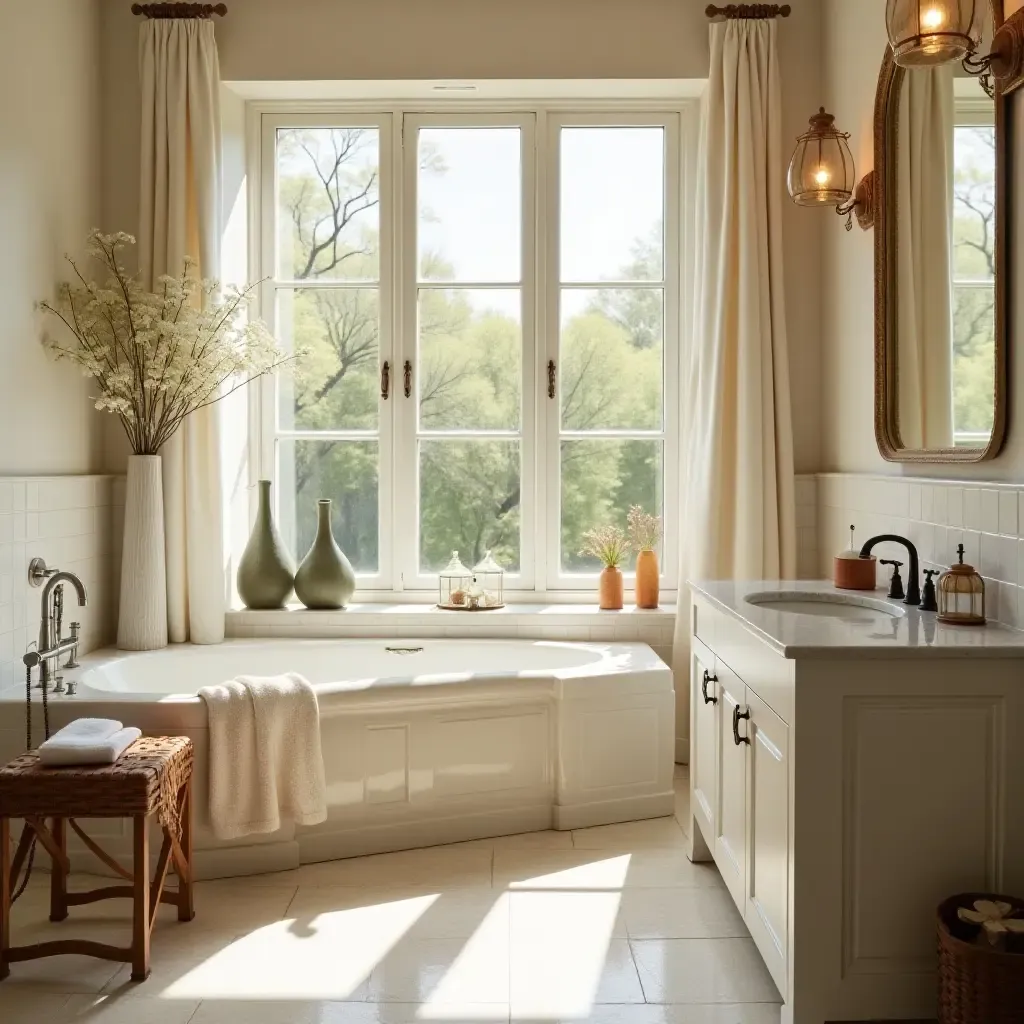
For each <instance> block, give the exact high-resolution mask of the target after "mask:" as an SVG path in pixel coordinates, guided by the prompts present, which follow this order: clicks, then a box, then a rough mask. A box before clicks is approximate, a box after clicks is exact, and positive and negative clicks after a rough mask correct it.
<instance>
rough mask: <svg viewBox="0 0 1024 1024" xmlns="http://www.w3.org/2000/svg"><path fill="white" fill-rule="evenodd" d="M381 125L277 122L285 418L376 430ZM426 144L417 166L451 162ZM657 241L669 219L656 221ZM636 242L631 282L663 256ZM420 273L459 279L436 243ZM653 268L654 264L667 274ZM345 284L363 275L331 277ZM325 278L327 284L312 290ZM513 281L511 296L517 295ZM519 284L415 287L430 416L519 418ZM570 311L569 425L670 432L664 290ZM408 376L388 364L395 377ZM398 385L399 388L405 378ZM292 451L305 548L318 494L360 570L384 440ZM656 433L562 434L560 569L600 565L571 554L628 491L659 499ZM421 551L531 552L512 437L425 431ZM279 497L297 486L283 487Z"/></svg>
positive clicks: (425, 557)
mask: <svg viewBox="0 0 1024 1024" xmlns="http://www.w3.org/2000/svg"><path fill="white" fill-rule="evenodd" d="M377 154H378V139H377V131H376V129H358V128H350V129H341V128H335V129H328V128H316V129H301V130H291V129H290V130H283V131H281V132H279V134H278V168H279V171H278V175H279V198H278V220H279V224H280V228H279V243H278V245H279V251H278V276H279V278H281V279H289V278H290V279H291V280H293V281H294V282H296V285H297V287H296V289H295V290H294V291H291V292H287V291H282V292H281V293H280V300H279V321H280V322H279V327H282V323H281V322H283V333H285V334H286V335H287V334H290V338H291V341H292V343H293V344H294V345H295V347H296V348H299V349H301V350H302V352H303V355H302V357H301V359H300V360H299V361H298V362H297V363H296V365H295V366H294V368H293V369H292V370H291V372H289V373H288V374H286V375H283V376H282V378H281V380H280V386H279V396H280V398H279V422H280V425H281V427H282V428H283V429H296V430H312V431H315V430H331V429H333V430H371V431H373V430H376V429H377V426H378V415H379V413H378V396H379V380H378V372H379V371H378V368H379V362H380V356H379V340H378V323H379V302H378V292H377V288H376V281H377V279H378V275H379V251H380V244H379V214H378V211H379V201H380V200H379V193H378V184H379V170H378V155H377ZM444 172H445V165H444V154H443V153H441V152H431V153H430V154H429V159H428V160H427V161H426V163H425V164H424V165H423V166H421V168H420V173H421V174H443V173H444ZM655 237H656V238H657V239H658V240H659V243H657V244H660V237H661V236H660V226H659V228H658V231H657V233H656V234H655V235H652V236H651V238H652V239H653V238H655ZM657 244H656V243H655V242H654V241H652V240H651V239H646V240H645V239H642V238H641V239H638V241H637V243H636V247H635V251H634V254H633V260H634V263H635V265H631V266H627V267H623V268H622V270H623V274H622V276H623V279H633V280H645V279H648V278H649V277H650V276H651V275H648V274H646V273H645V272H644V271H643V267H642V264H643V261H644V260H654V259H655V258H657V259H658V260H660V249H658V248H657ZM421 259H422V261H424V262H425V261H430V262H431V263H432V266H431V267H430V268H427V267H423V268H421V269H422V270H423V273H422V277H423V278H424V279H429V280H435V281H444V280H446V279H450V277H451V275H450V274H449V273H448V272H447V268H446V266H445V265H444V257H443V254H438V253H427V254H424V255H423V256H422V258H421ZM656 276H660V270H659V273H658V275H656ZM335 281H345V282H349V283H352V284H354V285H357V284H358V283H360V282H365V283H366V287H346V288H324V287H323V282H335ZM318 285H320V287H318ZM509 295H511V296H512V300H511V301H510V299H509ZM518 301H519V294H518V292H511V293H510V292H503V293H501V292H495V293H480V292H475V291H473V290H471V289H460V288H458V287H444V288H430V289H424V290H422V291H421V294H420V301H419V339H420V350H419V360H418V363H419V365H418V366H417V381H418V393H419V413H420V417H421V426H422V428H423V429H425V430H434V429H437V430H444V429H451V428H458V429H480V430H516V429H519V427H520V426H521V419H522V408H521V406H522V400H521V391H522V325H521V323H520V317H519V312H518ZM563 304H564V305H566V310H565V311H563V312H564V315H563V323H562V346H563V348H562V357H561V363H562V365H561V366H560V368H559V374H560V381H559V389H560V394H561V401H562V416H563V423H564V426H565V428H566V429H570V430H586V429H594V428H597V429H638V430H660V429H661V417H662V399H661V393H662V362H663V359H662V351H663V309H662V307H663V296H662V292H661V290H660V289H658V288H634V289H622V288H612V287H609V288H608V289H601V290H596V291H591V292H588V293H586V294H585V295H581V294H575V295H572V296H571V301H570V302H568V303H566V302H563ZM395 384H399V385H400V372H399V373H395V372H394V371H393V386H394V385H395ZM395 390H397V387H396V388H395ZM281 444H282V446H283V447H287V452H284V453H283V454H284V455H285V457H286V458H287V459H289V460H291V463H292V465H293V469H294V482H295V489H296V497H295V501H296V533H297V536H296V549H297V554H298V555H299V556H301V555H302V554H304V553H305V551H306V549H307V548H308V546H309V544H310V543H311V542H312V539H313V536H314V534H315V529H316V521H315V504H316V500H317V499H318V498H320V497H328V498H332V499H334V502H335V522H334V527H335V531H336V536H337V538H338V542H339V543H340V544H341V546H342V548H343V549H344V550H345V551H346V553H347V554H348V555H349V557H350V558H351V559H352V561H353V564H354V565H355V566H356V568H357V569H358V570H360V571H364V572H367V571H371V572H372V571H375V570H376V568H377V564H378V550H377V543H378V542H377V536H378V501H377V486H378V484H377V480H378V458H379V451H378V444H377V441H376V440H359V441H320V440H303V441H298V442H281ZM661 447H662V446H661V442H660V441H654V440H651V441H647V440H643V441H640V440H585V441H584V440H581V441H566V442H564V443H563V446H562V452H561V466H562V509H563V511H562V523H561V538H562V548H563V568H565V569H566V570H569V571H573V570H575V571H578V570H581V569H588V570H589V569H590V568H592V566H591V565H590V564H589V563H588V562H586V561H585V560H583V559H581V558H580V557H579V556H578V555H577V554H576V552H578V550H579V547H580V543H581V537H582V534H583V532H584V531H585V530H587V529H589V528H590V527H592V526H594V525H596V524H598V523H601V522H609V521H615V522H619V523H620V524H623V525H624V523H625V515H626V511H627V509H628V507H629V505H630V504H635V503H640V504H643V505H644V506H645V507H646V508H648V509H649V510H650V511H652V512H660V509H661V478H662V450H661ZM419 457H420V464H419V473H420V501H421V511H420V529H421V535H422V537H421V545H420V547H421V551H420V563H421V569H422V570H424V571H436V570H437V569H439V568H441V567H442V566H443V565H444V564H446V563H447V561H448V557H449V555H450V553H451V551H452V550H453V549H457V550H458V551H459V552H460V555H461V557H462V558H463V561H465V562H467V563H468V564H472V563H473V562H475V561H476V560H478V559H480V558H482V557H483V556H484V553H485V552H486V550H488V549H492V550H493V552H494V555H495V557H496V558H497V559H498V561H499V562H501V563H502V564H503V565H505V566H506V567H507V568H509V569H510V570H513V571H514V570H516V569H518V568H519V566H520V547H521V543H520V529H521V520H520V501H521V486H522V475H523V472H524V467H523V466H522V452H521V451H520V444H519V441H518V440H484V439H472V438H463V437H459V438H457V439H456V438H445V437H438V438H437V439H432V440H429V441H423V442H422V444H421V451H420V453H419ZM281 500H282V502H285V501H288V500H289V496H288V495H285V494H282V495H281Z"/></svg>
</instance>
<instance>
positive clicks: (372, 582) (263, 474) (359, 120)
mask: <svg viewBox="0 0 1024 1024" xmlns="http://www.w3.org/2000/svg"><path fill="white" fill-rule="evenodd" d="M338 125H339V118H338V116H337V115H334V114H326V113H317V114H301V115H297V116H290V115H281V114H269V113H268V114H265V115H264V116H263V118H262V124H261V133H260V150H261V161H260V162H261V167H260V185H261V190H260V207H259V222H260V232H259V253H260V262H259V273H258V278H257V277H255V276H254V279H258V280H260V281H261V282H262V283H261V284H260V292H259V300H260V315H261V316H262V317H263V318H264V319H265V320H266V322H267V323H268V324H270V326H271V330H273V331H275V333H276V331H277V327H278V325H277V323H276V316H277V301H276V295H277V292H278V291H282V290H288V289H294V290H298V289H300V288H304V289H307V290H311V289H321V290H331V289H346V288H366V287H368V286H369V287H376V288H377V289H378V294H379V304H380V325H379V334H378V346H379V353H378V362H379V365H380V366H383V364H384V361H385V360H388V361H390V362H391V363H392V365H393V364H394V354H393V349H394V304H395V298H394V293H395V273H394V253H393V252H392V243H393V239H394V237H395V236H394V223H393V217H394V206H393V204H392V203H391V202H390V201H386V198H385V197H389V196H391V195H392V193H393V191H394V188H395V183H394V180H393V170H394V161H393V157H392V154H393V145H394V122H393V118H392V116H391V115H390V114H389V113H382V114H375V115H367V114H354V113H348V114H345V117H344V121H343V127H346V128H376V129H377V130H378V133H379V134H378V139H379V160H380V170H379V179H378V192H379V195H380V203H379V205H378V210H379V214H380V265H379V268H378V279H377V282H376V285H375V286H374V285H368V283H367V282H365V281H353V282H349V281H345V280H344V279H341V280H323V279H318V280H316V281H311V282H309V281H307V282H301V281H299V282H296V281H291V280H288V279H282V278H279V277H278V276H277V234H276V230H277V175H276V166H277V160H276V155H277V133H278V131H279V130H280V129H282V128H329V127H335V126H338ZM257 402H258V409H257V413H256V419H257V422H258V424H259V435H258V445H257V450H258V457H257V458H256V459H254V460H253V462H254V464H255V465H256V466H258V467H259V475H260V478H261V479H264V480H273V481H275V482H276V481H277V468H278V467H277V442H278V441H279V440H282V439H285V440H316V441H367V440H376V442H377V444H378V453H379V463H378V466H379V471H378V477H377V481H378V482H377V486H378V510H379V512H378V540H377V549H378V559H377V572H375V573H360V574H359V580H360V586H361V587H365V588H367V589H370V590H386V589H388V588H389V586H390V581H391V579H392V576H393V572H394V569H393V552H394V549H393V546H392V544H391V542H390V541H391V538H390V537H389V536H388V534H387V531H386V526H387V520H389V519H391V518H393V511H390V510H393V504H394V503H393V495H392V474H391V473H390V472H386V468H387V467H388V466H390V465H392V463H393V460H394V420H393V417H392V416H391V415H390V410H389V409H387V408H380V407H378V408H379V416H378V420H377V430H376V431H367V430H345V429H341V430H318V431H309V430H290V431H284V430H279V429H278V409H277V379H276V375H268V376H266V377H264V378H263V379H262V381H261V382H260V387H259V395H258V398H257ZM255 440H256V439H254V441H255ZM275 492H276V498H277V510H278V514H279V516H281V509H282V505H281V503H280V488H275ZM286 526H287V527H290V528H293V524H290V523H288V524H286ZM300 557H301V555H300Z"/></svg>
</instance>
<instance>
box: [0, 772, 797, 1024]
mask: <svg viewBox="0 0 1024 1024" xmlns="http://www.w3.org/2000/svg"><path fill="white" fill-rule="evenodd" d="M684 771H685V770H684V769H678V770H677V778H676V792H677V799H676V816H675V817H674V818H661V819H658V820H656V821H644V822H636V823H627V824H623V825H608V826H604V827H601V828H593V829H585V830H581V831H576V832H571V833H569V832H538V833H533V834H530V835H523V836H508V837H505V838H501V839H488V840H480V841H478V842H473V843H460V844H458V845H454V846H446V847H435V848H433V849H428V850H412V851H408V852H405V853H393V854H383V855H380V856H375V857H361V858H358V859H354V860H347V861H337V862H333V863H325V864H309V865H305V866H303V867H301V868H298V869H296V870H294V871H287V872H282V873H279V874H273V875H261V876H258V877H254V878H244V879H225V880H222V881H212V882H200V883H199V884H198V886H197V890H198V891H197V900H196V903H197V911H198V916H197V917H196V920H195V921H193V922H191V923H190V924H179V923H178V922H177V921H176V920H175V919H174V910H173V908H170V907H164V908H163V909H162V911H161V915H162V916H161V918H160V920H159V921H158V922H157V925H156V928H155V929H154V936H153V973H152V975H151V977H150V979H149V980H148V981H147V982H146V983H145V984H142V985H133V984H132V983H131V982H130V981H129V980H128V974H129V968H128V967H127V966H121V965H118V964H112V963H105V962H103V961H98V960H92V959H89V958H86V957H55V958H50V959H48V960H39V961H34V962H32V963H26V964H14V965H12V970H11V977H10V978H9V979H8V980H7V981H5V982H3V983H2V984H0V1020H2V1021H3V1024H21V1022H32V1024H36V1022H39V1021H44V1020H45V1021H46V1022H47V1024H64V1022H75V1021H83V1022H84V1021H89V1022H95V1024H236V1022H237V1024H412V1022H415V1021H433V1022H437V1021H459V1022H466V1024H496V1022H501V1021H506V1022H509V1021H523V1022H528V1021H551V1022H556V1021H565V1022H570V1021H573V1022H575V1021H594V1022H598V1024H778V1021H779V1005H778V1000H779V996H778V992H777V990H776V989H775V987H774V986H773V984H772V981H771V979H770V978H769V976H768V973H767V971H766V970H765V968H764V966H763V965H762V963H761V961H760V958H759V957H758V954H757V952H756V950H755V949H754V946H753V944H752V942H751V941H750V938H749V937H748V936H747V933H746V929H745V928H744V925H743V922H742V920H741V919H740V916H739V914H738V913H737V912H736V910H735V908H734V907H733V904H732V902H731V900H730V898H729V896H728V894H727V892H726V891H725V889H724V888H723V886H722V883H721V879H720V878H719V876H718V873H717V872H716V870H715V868H714V867H712V866H707V865H694V864H691V863H690V862H689V861H688V860H687V859H686V855H685V853H684V843H685V836H684V834H683V828H685V827H689V817H688V807H687V780H686V776H685V773H684ZM89 884H90V882H89V881H82V880H80V881H79V882H78V887H81V888H85V887H88V885H89ZM129 913H130V911H129V908H128V903H127V901H122V900H111V901H108V902H107V903H105V904H102V903H101V904H93V905H91V906H83V907H77V908H72V911H71V917H70V918H69V920H68V921H66V922H64V923H63V924H61V925H50V924H49V923H48V922H47V920H46V915H47V888H46V878H45V876H42V877H38V878H37V879H34V881H33V885H32V886H31V887H30V889H29V890H28V891H27V892H26V894H25V896H24V897H23V898H22V900H20V901H19V902H18V904H17V905H16V906H15V909H14V926H15V929H16V931H15V936H14V940H15V942H17V943H22V942H29V941H33V940H36V941H38V939H37V938H36V937H37V936H38V937H40V938H41V936H42V934H43V932H44V931H47V930H51V929H59V930H60V931H61V932H63V933H64V934H65V935H66V936H73V935H76V934H79V935H85V934H88V935H89V936H90V937H93V938H97V939H99V940H101V941H107V942H113V943H116V944H118V945H123V944H124V943H125V942H126V936H127V934H128V933H127V931H126V929H127V927H128V923H129V920H130V918H129ZM164 915H165V916H164ZM51 935H52V931H51Z"/></svg>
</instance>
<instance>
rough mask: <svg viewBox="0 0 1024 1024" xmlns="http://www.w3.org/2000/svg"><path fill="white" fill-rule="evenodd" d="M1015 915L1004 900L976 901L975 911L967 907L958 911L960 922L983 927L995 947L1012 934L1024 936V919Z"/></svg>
mask: <svg viewBox="0 0 1024 1024" xmlns="http://www.w3.org/2000/svg"><path fill="white" fill-rule="evenodd" d="M1014 913H1016V911H1014V909H1013V907H1012V906H1010V904H1009V903H1004V902H1003V901H1002V900H975V901H974V909H973V910H969V909H968V908H967V907H959V908H958V909H957V916H958V917H959V918H960V920H961V921H966V922H967V923H968V924H977V925H981V927H982V928H983V929H984V930H985V934H986V935H987V936H988V940H989V942H991V943H992V944H993V945H995V944H996V943H998V942H999V941H1001V940H1002V938H1003V937H1004V936H1005V935H1007V934H1009V933H1010V932H1012V933H1014V934H1015V935H1024V918H1020V917H1013V916H1012V915H1013V914H1014Z"/></svg>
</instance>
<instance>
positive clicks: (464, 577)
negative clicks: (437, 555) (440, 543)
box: [437, 551, 474, 612]
mask: <svg viewBox="0 0 1024 1024" xmlns="http://www.w3.org/2000/svg"><path fill="white" fill-rule="evenodd" d="M473 589H474V583H473V573H472V571H471V570H470V569H467V568H466V567H465V566H464V565H463V564H462V559H460V558H459V553H458V551H453V552H452V557H451V560H450V561H449V562H448V564H447V565H446V566H445V567H444V569H442V570H441V572H440V574H439V575H438V596H437V606H438V608H448V609H450V610H451V611H463V612H464V611H469V601H470V592H471V591H472V590H473Z"/></svg>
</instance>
